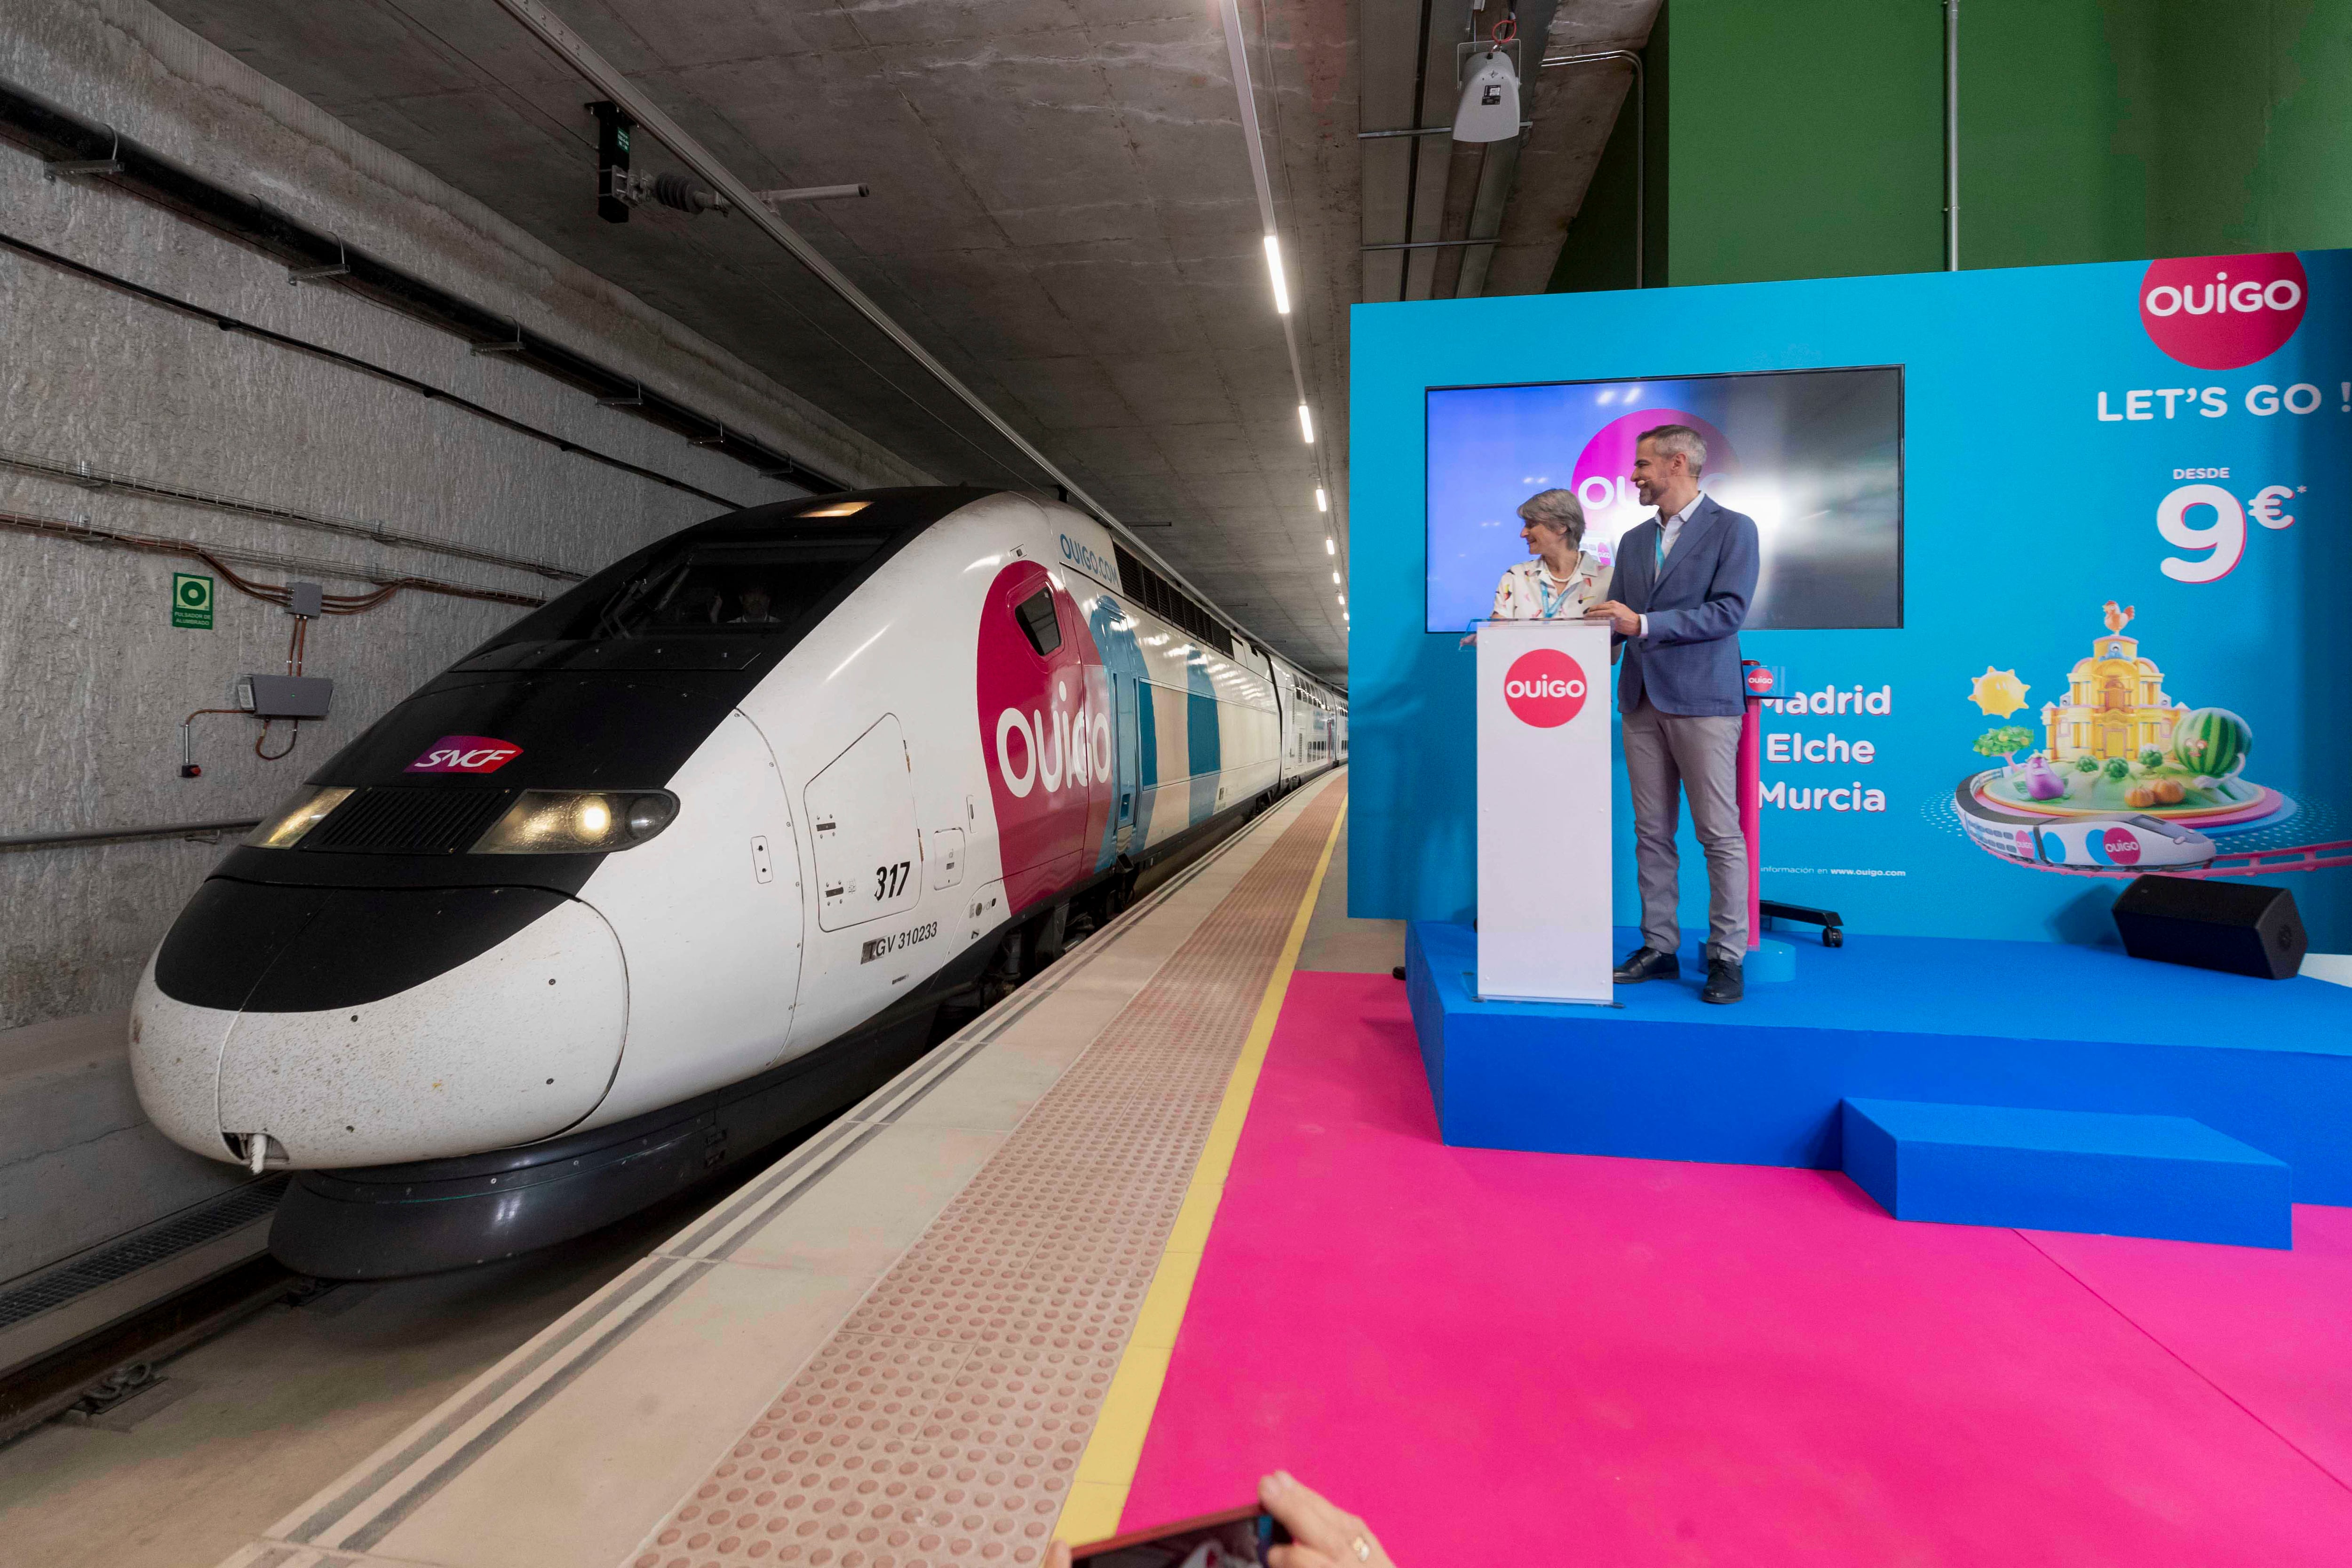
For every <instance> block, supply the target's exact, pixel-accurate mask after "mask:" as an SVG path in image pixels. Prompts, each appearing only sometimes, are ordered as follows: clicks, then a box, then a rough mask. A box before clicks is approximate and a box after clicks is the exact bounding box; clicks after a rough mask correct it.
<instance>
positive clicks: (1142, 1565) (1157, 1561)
mask: <svg viewBox="0 0 2352 1568" xmlns="http://www.w3.org/2000/svg"><path fill="white" fill-rule="evenodd" d="M1289 1540H1290V1531H1287V1530H1285V1529H1284V1528H1283V1527H1282V1521H1279V1520H1277V1519H1276V1518H1275V1517H1274V1515H1272V1514H1270V1513H1268V1512H1266V1511H1265V1510H1264V1509H1259V1508H1236V1509H1229V1510H1226V1511H1225V1512H1223V1513H1211V1514H1203V1515H1202V1516H1201V1517H1200V1518H1198V1519H1188V1520H1183V1521H1180V1522H1178V1523H1175V1524H1171V1525H1169V1526H1167V1527H1166V1528H1165V1529H1161V1530H1153V1531H1140V1532H1139V1533H1137V1534H1134V1535H1119V1536H1114V1537H1112V1538H1111V1539H1110V1540H1108V1541H1100V1542H1096V1543H1095V1544H1094V1545H1092V1546H1087V1547H1083V1548H1081V1549H1079V1550H1077V1551H1076V1552H1072V1553H1071V1554H1070V1561H1071V1563H1072V1564H1073V1565H1074V1568H1076V1565H1078V1564H1083V1565H1084V1568H1262V1565H1263V1564H1264V1563H1265V1560H1266V1557H1265V1554H1266V1550H1267V1548H1269V1547H1272V1546H1276V1545H1280V1544H1283V1543H1286V1542H1288V1541H1289Z"/></svg>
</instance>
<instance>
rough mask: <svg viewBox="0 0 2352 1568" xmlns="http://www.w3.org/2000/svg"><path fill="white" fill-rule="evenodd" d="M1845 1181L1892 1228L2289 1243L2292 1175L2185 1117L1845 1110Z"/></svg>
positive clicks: (1901, 1105)
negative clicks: (1935, 1225)
mask: <svg viewBox="0 0 2352 1568" xmlns="http://www.w3.org/2000/svg"><path fill="white" fill-rule="evenodd" d="M1840 1116H1841V1119H1842V1121H1843V1132H1844V1142H1845V1156H1844V1163H1845V1173H1846V1174H1847V1175H1849V1176H1851V1177H1853V1181H1854V1184H1856V1185H1857V1186H1859V1187H1861V1188H1862V1190H1863V1191H1864V1192H1866V1193H1868V1194H1870V1195H1871V1196H1872V1197H1874V1198H1875V1199H1877V1200H1878V1205H1879V1206H1880V1207H1881V1208H1884V1209H1885V1211H1886V1212H1887V1213H1888V1214H1891V1215H1894V1216H1895V1218H1897V1219H1924V1220H1940V1221H1942V1222H1944V1223H1945V1224H1948V1225H1998V1226H2015V1227H2017V1228H2019V1229H2022V1230H2074V1231H2087V1232H2092V1233H2095V1234H2099V1235H2105V1236H2153V1237H2167V1238H2168V1239H2171V1240H2176V1241H2222V1242H2231V1243H2235V1244H2236V1245H2238V1246H2241V1247H2290V1246H2292V1245H2293V1244H2294V1224H2293V1217H2294V1211H2293V1208H2292V1185H2291V1181H2290V1178H2291V1176H2292V1174H2293V1173H2292V1172H2291V1171H2289V1169H2288V1168H2287V1166H2286V1165H2285V1164H2284V1163H2282V1162H2280V1161H2277V1160H2274V1159H2273V1158H2271V1156H2269V1155H2268V1154H2265V1153H2263V1152H2262V1151H2261V1150H2259V1149H2254V1148H2250V1147H2248V1146H2247V1145H2246V1144H2243V1143H2241V1142H2238V1141H2237V1140H2236V1139H2234V1138H2231V1137H2228V1136H2225V1135H2224V1134H2222V1133H2220V1132H2216V1131H2213V1129H2211V1128H2210V1127H2208V1126H2206V1125H2205V1124H2204V1123H2203V1122H2201V1121H2190V1120H2189V1118H2188V1117H2185V1116H2119V1115H2113V1114H2109V1113H2107V1112H2105V1111H2094V1110H2022V1109H2019V1108H2015V1107H2011V1106H1999V1105H1940V1104H1936V1103H1934V1102H1931V1101H1927V1100H1845V1101H1843V1104H1842V1105H1841V1108H1840Z"/></svg>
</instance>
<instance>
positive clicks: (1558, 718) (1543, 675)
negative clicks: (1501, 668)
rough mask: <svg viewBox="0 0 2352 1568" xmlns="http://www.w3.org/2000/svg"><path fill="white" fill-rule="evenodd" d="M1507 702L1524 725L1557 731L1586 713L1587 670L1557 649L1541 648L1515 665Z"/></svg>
mask: <svg viewBox="0 0 2352 1568" xmlns="http://www.w3.org/2000/svg"><path fill="white" fill-rule="evenodd" d="M1503 700H1504V702H1505V703H1507V705H1508V706H1509V707H1510V710H1511V711H1512V712H1513V713H1514V714H1516V715H1517V717H1518V718H1519V720H1520V721H1522V722H1524V723H1528V724H1532V725H1534V726H1535V727H1536V728H1537V729H1538V730H1553V729H1557V728H1559V726H1560V725H1562V724H1565V723H1567V722H1568V721H1570V719H1573V718H1575V717H1576V716H1577V714H1579V713H1580V712H1582V711H1583V710H1584V670H1583V668H1582V667H1581V666H1580V665H1579V664H1578V663H1577V662H1576V660H1574V659H1572V658H1569V657H1568V655H1566V654H1564V653H1562V652H1560V651H1559V649H1558V648H1556V647H1539V648H1536V649H1533V650H1532V651H1530V652H1528V653H1523V654H1521V655H1519V657H1518V658H1515V659H1513V660H1512V661H1511V668H1510V670H1509V671H1508V672H1507V674H1506V675H1505V676H1504V677H1503Z"/></svg>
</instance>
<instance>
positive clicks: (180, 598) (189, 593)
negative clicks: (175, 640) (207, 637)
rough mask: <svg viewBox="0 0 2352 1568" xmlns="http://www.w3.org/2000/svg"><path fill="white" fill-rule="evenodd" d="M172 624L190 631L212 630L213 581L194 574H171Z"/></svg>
mask: <svg viewBox="0 0 2352 1568" xmlns="http://www.w3.org/2000/svg"><path fill="white" fill-rule="evenodd" d="M172 624H173V626H182V627H184V628H186V629H188V630H190V631H198V632H208V631H210V630H212V629H213V580H212V579H211V578H209V577H206V576H203V575H201V574H197V573H194V572H174V573H173V574H172Z"/></svg>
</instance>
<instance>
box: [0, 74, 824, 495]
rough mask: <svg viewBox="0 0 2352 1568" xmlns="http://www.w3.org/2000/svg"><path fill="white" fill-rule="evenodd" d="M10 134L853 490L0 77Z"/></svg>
mask: <svg viewBox="0 0 2352 1568" xmlns="http://www.w3.org/2000/svg"><path fill="white" fill-rule="evenodd" d="M0 139H5V140H6V141H8V142H14V143H15V144H16V145H17V146H19V147H21V148H23V149H25V150H26V152H28V153H32V154H33V155H34V156H36V157H37V158H40V159H41V160H43V161H44V162H45V163H47V164H48V166H49V170H50V173H51V175H52V177H55V176H57V175H59V174H63V175H66V176H68V177H70V178H74V179H81V180H91V181H97V182H101V183H103V184H107V185H109V186H110V187H112V188H114V189H116V190H120V191H122V192H124V193H126V194H128V195H133V196H137V197H139V198H140V199H142V200H143V201H147V202H151V203H152V204H154V205H157V206H160V207H163V209H164V210H166V211H167V212H171V213H173V214H174V215H176V216H180V217H183V218H185V219H187V220H188V221H189V222H192V223H194V224H197V225H199V226H203V227H205V228H208V229H211V230H212V231H213V232H214V233H215V234H218V235H221V236H223V237H226V238H228V239H230V240H233V241H235V242H236V243H237V244H239V245H242V246H245V247H247V248H248V249H251V250H255V251H258V252H259V253H260V254H261V255H263V256H265V257H268V258H269V259H271V260H273V261H276V262H278V264H279V265H281V266H283V267H285V268H287V276H288V279H289V281H293V282H298V283H308V284H318V285H323V286H327V287H331V288H334V289H340V290H341V291H342V292H345V293H348V294H352V295H354V296H356V297H358V298H360V299H362V300H368V301H369V302H370V303H372V304H376V305H380V306H383V308H385V309H387V310H394V311H396V312H398V313H399V314H401V315H404V316H406V317H408V318H409V319H410V320H412V321H421V322H423V323H424V324H425V325H426V326H429V327H434V328H436V329H438V330H439V331H445V332H448V333H450V334H452V335H453V336H456V337H457V338H460V339H462V340H463V341H464V342H467V344H469V345H470V346H472V347H473V348H474V350H475V351H476V352H477V353H498V354H500V355H501V356H503V357H507V358H509V359H511V360H512V361H513V362H514V363H517V364H520V365H522V366H524V367H526V368H528V369H530V370H533V371H536V372H538V373H539V374H542V375H546V376H549V377H551V378H552V379H554V380H557V381H561V382H563V383H564V384H567V385H571V386H573V387H577V388H578V389H579V390H581V391H583V392H585V393H587V394H589V395H591V396H593V397H594V398H595V399H596V400H597V401H598V402H599V403H600V404H602V405H604V406H606V407H610V408H614V409H616V410H618V411H620V412H622V413H625V414H628V415H631V416H635V417H636V418H639V419H644V420H646V421H647V422H649V423H651V424H654V425H657V426H661V427H662V428H664V429H666V430H669V431H672V432H674V433H675V434H677V435H681V436H684V437H687V438H688V439H689V440H691V441H692V442H694V444H695V445H697V446H698V447H706V448H708V449H709V450H712V451H716V452H718V453H719V455H720V456H722V457H726V458H732V459H734V460H735V461H737V462H739V463H742V464H744V465H746V466H747V467H749V468H752V469H754V470H756V471H757V472H758V473H759V474H760V475H761V477H762V478H766V479H782V480H784V481H786V482H787V483H791V484H795V485H799V486H802V487H803V488H805V489H812V490H819V491H823V490H838V489H847V488H849V487H847V486H846V485H844V484H843V483H842V482H841V481H840V480H838V479H834V478H832V477H830V476H829V475H826V474H824V473H822V472H820V471H819V470H818V469H816V468H811V467H810V466H809V465H807V464H805V463H803V462H802V461H801V460H800V459H799V458H793V457H792V456H790V455H788V454H786V453H783V452H779V451H777V450H776V449H774V448H773V447H769V446H767V445H765V444H764V443H762V442H759V441H755V440H753V439H751V437H748V436H745V435H743V434H742V433H741V432H740V431H737V430H732V429H730V428H729V427H728V426H727V425H726V424H725V423H724V422H723V421H721V420H718V419H714V418H712V417H710V416H709V415H706V414H703V413H701V412H700V411H698V410H697V409H695V408H692V407H690V406H688V405H686V404H684V403H681V402H679V401H677V399H675V398H671V397H667V396H665V395H662V394H660V393H658V392H654V391H649V390H647V389H646V387H645V386H644V384H642V383H640V382H639V381H637V380H636V379H635V377H632V376H625V375H623V374H620V373H619V372H618V371H615V370H612V369H609V368H607V367H606V366H604V365H602V364H599V363H596V362H595V361H594V360H592V359H590V358H589V357H587V356H586V355H585V354H582V353H575V352H574V351H573V350H572V349H569V348H566V347H564V346H563V345H562V343H559V342H555V341H554V340H553V339H551V338H549V337H546V336H543V335H541V334H540V333H537V332H533V331H527V330H526V329H524V328H523V327H522V325H521V324H520V323H519V322H516V321H509V320H507V319H506V318H505V317H503V316H500V315H499V314H498V313H497V312H495V311H492V310H486V309H484V308H483V307H481V306H479V305H477V304H475V303H474V302H473V301H472V300H467V299H465V298H463V297H462V296H460V295H457V294H454V293H452V292H450V291H449V290H448V289H443V288H441V287H440V286H439V285H437V284H435V283H431V282H428V281H426V280H425V279H423V278H420V277H418V276H416V275H415V274H414V273H412V272H408V271H406V270H404V269H403V268H397V267H394V266H393V265H391V264H390V263H389V262H385V261H381V260H378V259H377V258H374V257H373V256H370V255H369V254H368V253H366V252H365V251H362V250H355V249H353V248H352V247H351V246H350V245H349V244H347V243H346V242H345V241H344V240H343V239H342V238H341V237H340V236H337V235H331V234H326V233H322V232H320V230H318V229H315V228H311V227H310V226H308V225H306V224H303V223H301V222H299V221H298V220H296V219H295V218H292V217H289V216H287V215H286V214H284V213H282V212H279V211H278V209H277V208H275V207H272V206H271V205H268V203H267V202H264V201H262V200H261V199H260V198H258V197H257V196H253V195H246V194H244V193H241V192H237V191H232V190H229V189H228V188H227V187H226V186H224V185H221V184H217V183H216V182H215V181H212V180H209V179H207V178H205V176H204V175H202V174H197V173H196V172H195V171H194V170H193V169H190V168H188V167H186V166H185V165H184V164H182V163H177V162H176V161H174V160H173V159H171V158H167V157H165V156H164V155H163V154H162V153H158V152H156V151H154V150H153V149H152V148H150V147H147V146H144V145H142V143H140V142H137V141H135V140H133V139H132V138H131V137H128V136H124V135H122V134H121V133H120V132H117V131H116V130H114V128H113V127H111V126H109V125H100V124H95V123H93V122H91V121H88V120H85V119H83V118H82V117H81V116H79V115H78V114H76V113H74V112H73V111H72V110H68V109H66V108H64V107H63V106H62V105H59V104H56V103H52V102H50V101H49V100H47V99H45V98H43V97H41V96H40V95H39V94H38V93H35V92H31V91H28V90H27V89H24V88H21V87H17V86H16V85H15V84H14V83H10V82H0ZM729 504H730V505H732V504H735V503H732V502H730V503H729Z"/></svg>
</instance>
